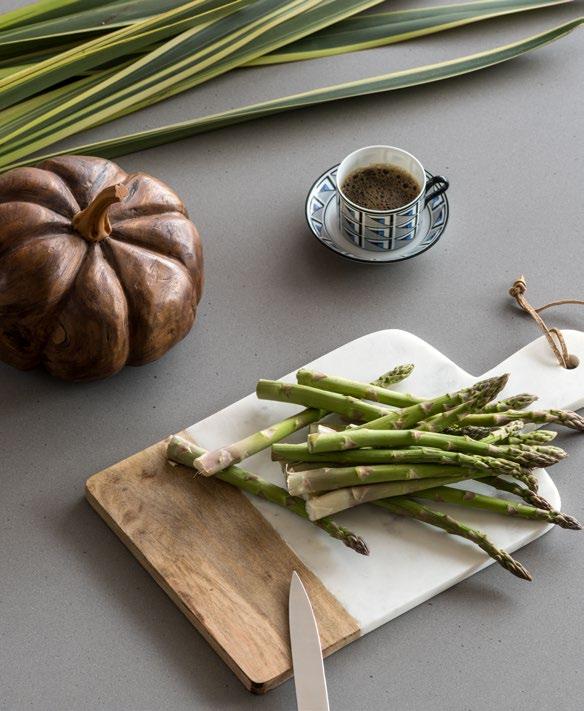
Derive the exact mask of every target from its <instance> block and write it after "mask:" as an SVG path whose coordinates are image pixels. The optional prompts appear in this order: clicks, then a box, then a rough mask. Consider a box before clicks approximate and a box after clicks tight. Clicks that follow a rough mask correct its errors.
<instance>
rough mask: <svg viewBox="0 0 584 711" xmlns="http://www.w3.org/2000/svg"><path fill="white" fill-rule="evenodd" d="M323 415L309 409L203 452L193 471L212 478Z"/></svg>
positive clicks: (195, 462) (320, 412) (196, 460)
mask: <svg viewBox="0 0 584 711" xmlns="http://www.w3.org/2000/svg"><path fill="white" fill-rule="evenodd" d="M324 414H325V413H324V412H323V411H322V410H316V409H309V410H303V411H302V412H299V413H298V414H297V415H293V416H292V417H288V418H287V419H285V420H282V421H281V422H277V423H276V424H274V425H271V426H270V427H267V428H266V429H265V430H260V431H259V432H255V433H254V434H252V435H250V436H249V437H245V438H244V439H241V440H239V442H235V443H234V444H230V445H228V446H227V447H222V448H220V449H215V450H213V451H209V452H205V453H204V454H202V455H201V456H200V457H198V458H197V459H195V461H194V465H195V469H196V470H197V471H198V472H199V473H200V474H203V475H204V476H213V474H217V473H218V472H220V471H222V470H223V469H225V468H226V467H228V466H230V465H231V464H237V463H239V462H241V461H242V460H243V459H247V457H251V456H252V455H253V454H257V453H258V452H261V451H262V450H263V449H267V448H268V447H269V446H270V445H271V444H274V442H279V441H280V440H281V439H284V437H287V436H288V435H290V434H292V433H293V432H297V431H298V430H300V429H302V428H303V427H306V426H307V425H309V424H311V423H313V422H315V421H316V420H319V419H320V418H321V417H322V416H323V415H324Z"/></svg>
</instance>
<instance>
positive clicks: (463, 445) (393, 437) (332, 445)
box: [308, 429, 566, 467]
mask: <svg viewBox="0 0 584 711" xmlns="http://www.w3.org/2000/svg"><path fill="white" fill-rule="evenodd" d="M407 446H426V447H436V448H438V449H445V450H449V451H456V452H464V453H466V454H482V455H484V456H490V457H498V458H502V459H509V460H511V461H514V462H517V463H519V464H521V465H522V466H525V467H540V466H548V465H550V464H554V463H555V462H557V461H559V460H560V459H563V458H564V457H565V456H566V453H565V452H564V451H563V450H562V449H560V448H559V447H553V446H548V447H530V446H526V445H521V444H519V445H504V446H497V445H493V444H485V443H484V442H477V441H476V440H474V439H470V438H468V437H455V436H453V435H445V434H442V433H437V432H420V431H419V430H370V429H355V430H345V431H344V432H336V433H334V434H333V433H325V434H312V435H308V451H310V452H315V453H318V452H335V451H342V450H347V449H357V448H359V447H390V448H391V447H407Z"/></svg>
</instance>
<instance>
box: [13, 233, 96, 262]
mask: <svg viewBox="0 0 584 711" xmlns="http://www.w3.org/2000/svg"><path fill="white" fill-rule="evenodd" d="M57 227H59V228H60V227H61V225H57ZM55 237H75V238H76V239H81V240H82V241H84V240H83V238H82V237H80V236H79V235H78V234H77V233H76V232H75V231H74V230H71V231H69V230H66V229H63V230H60V231H59V232H51V233H49V234H46V233H39V234H31V235H29V236H28V237H25V238H24V239H21V240H19V241H18V242H16V243H15V244H11V245H10V247H8V248H7V249H5V250H4V251H3V252H2V251H0V258H2V259H5V258H7V257H9V256H10V255H11V254H12V253H13V252H15V251H16V250H17V249H20V248H21V247H24V246H26V245H27V244H29V243H30V242H35V241H37V240H38V241H39V242H40V241H44V240H48V239H55ZM83 259H85V255H84V256H83ZM83 259H82V260H81V262H83Z"/></svg>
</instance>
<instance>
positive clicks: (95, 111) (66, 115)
mask: <svg viewBox="0 0 584 711" xmlns="http://www.w3.org/2000/svg"><path fill="white" fill-rule="evenodd" d="M379 2H380V0H326V1H325V2H323V0H292V1H291V0H260V1H259V2H254V3H252V4H251V5H249V6H248V7H245V8H243V9H241V10H240V11H239V12H237V13H236V14H232V15H229V16H226V17H223V18H219V19H218V20H215V21H214V22H212V23H207V24H205V25H203V26H201V27H195V28H193V29H192V30H189V31H187V32H184V33H182V34H181V35H179V36H178V37H175V38H174V39H172V40H169V41H168V42H166V43H165V44H163V45H162V46H161V47H159V48H158V49H156V50H154V51H152V52H150V53H149V54H148V55H146V56H145V57H143V58H142V59H140V60H138V61H136V62H133V63H132V64H130V65H129V66H128V67H127V68H126V69H124V70H122V71H120V72H118V73H116V74H115V75H114V76H111V77H109V78H108V79H106V80H105V81H104V82H103V83H102V84H98V85H97V86H93V87H91V88H89V89H88V90H87V91H86V92H83V93H81V94H76V95H75V96H74V97H72V98H70V99H69V100H65V101H63V102H62V103H60V104H59V105H58V106H56V107H55V108H54V109H52V110H48V111H46V112H44V113H43V114H39V115H37V116H35V117H32V116H31V117H30V121H28V122H23V121H21V123H20V125H19V126H17V127H15V128H13V127H12V126H8V127H7V126H3V127H2V128H0V138H2V143H3V146H4V148H3V149H0V156H2V158H1V160H0V165H2V164H5V163H7V162H12V161H14V160H18V159H19V158H21V157H24V156H26V155H29V154H30V153H31V151H33V150H40V149H42V148H43V147H46V146H48V145H51V144H52V143H55V142H56V141H58V140H60V139H62V138H65V137H67V136H70V135H72V134H75V133H78V132H79V131H81V130H83V129H84V128H88V127H90V126H95V125H98V124H99V123H103V122H105V121H108V120H111V119H112V118H116V117H119V116H121V115H123V114H125V113H130V112H131V111H136V110H137V109H139V108H142V107H144V106H147V105H149V104H152V103H155V102H157V101H161V100H163V99H165V98H167V97H168V96H172V95H173V94H176V93H179V92H181V91H185V90H186V89H189V88H191V87H193V86H195V85H197V84H200V83H201V82H204V81H208V80H209V79H211V78H212V77H215V76H217V75H219V74H222V73H224V72H226V71H228V70H230V69H232V68H233V67H235V66H239V65H240V64H243V63H244V62H246V61H248V60H249V59H251V58H253V57H256V56H259V55H260V54H263V53H265V52H268V51H270V50H271V49H273V48H275V47H278V46H281V45H282V44H284V43H286V42H290V41H293V40H294V39H296V38H298V37H301V36H303V35H306V34H307V33H310V32H313V31H316V30H318V29H320V28H322V27H324V26H326V25H328V24H330V23H332V22H335V21H337V20H338V19H341V18H343V17H346V16H348V15H350V14H351V13H355V12H358V11H359V10H362V9H363V8H366V7H370V6H372V5H374V4H376V3H379Z"/></svg>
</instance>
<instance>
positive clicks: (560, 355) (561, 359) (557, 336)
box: [509, 276, 584, 369]
mask: <svg viewBox="0 0 584 711" xmlns="http://www.w3.org/2000/svg"><path fill="white" fill-rule="evenodd" d="M526 291H527V282H526V280H525V277H524V276H520V277H519V279H516V280H515V282H514V283H513V286H512V287H511V288H510V289H509V294H510V295H511V296H512V297H513V298H514V299H515V301H516V302H517V304H518V305H519V306H520V307H521V308H522V309H523V310H524V311H525V312H526V313H528V314H529V315H530V316H531V318H532V319H533V320H534V321H535V322H536V323H537V325H538V326H539V328H540V330H541V331H542V333H543V334H544V336H545V337H546V338H547V341H548V343H549V344H550V348H551V349H552V351H553V353H554V355H555V357H556V359H557V361H558V363H559V364H560V365H561V366H562V368H568V369H570V368H575V367H576V366H577V365H578V362H579V361H578V358H577V357H576V356H574V355H570V353H569V352H568V347H567V345H566V341H565V339H564V336H563V334H562V332H561V331H560V329H559V328H549V327H548V326H547V325H546V323H545V321H544V320H543V319H542V317H541V316H540V315H539V312H540V311H545V309H548V308H550V307H551V306H561V305H563V304H584V301H580V300H578V299H562V300H560V301H551V302H550V303H549V304H544V305H543V306H540V307H539V308H537V309H536V308H534V307H533V306H532V305H531V304H530V303H529V301H528V300H527V297H526V296H525V292H526Z"/></svg>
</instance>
